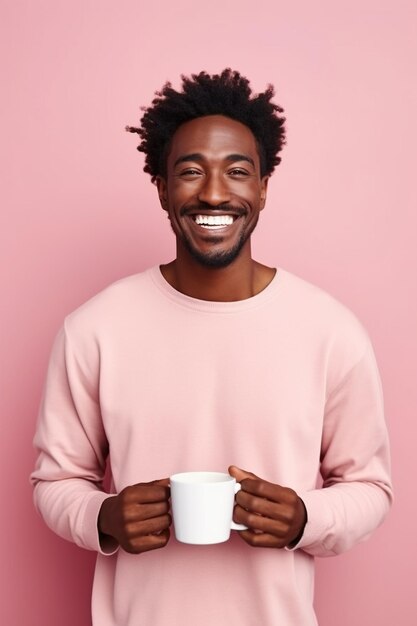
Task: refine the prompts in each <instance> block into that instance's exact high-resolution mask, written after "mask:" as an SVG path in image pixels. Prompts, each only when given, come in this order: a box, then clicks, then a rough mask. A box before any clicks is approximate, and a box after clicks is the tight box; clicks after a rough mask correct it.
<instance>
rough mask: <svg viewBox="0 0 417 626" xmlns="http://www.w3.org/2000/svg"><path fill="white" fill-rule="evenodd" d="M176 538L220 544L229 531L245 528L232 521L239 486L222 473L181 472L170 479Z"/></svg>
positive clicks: (199, 542) (190, 541)
mask: <svg viewBox="0 0 417 626" xmlns="http://www.w3.org/2000/svg"><path fill="white" fill-rule="evenodd" d="M170 483H171V508H172V514H173V519H174V529H175V537H176V538H177V540H178V541H181V542H182V543H193V544H212V543H222V542H223V541H227V540H228V539H229V537H230V531H231V530H246V529H247V526H243V524H236V523H235V522H234V521H233V520H232V516H233V507H234V503H235V494H236V493H237V492H238V491H239V490H240V484H239V483H237V482H236V479H235V478H233V476H230V475H229V474H223V473H221V472H184V473H182V474H174V475H173V476H171V477H170Z"/></svg>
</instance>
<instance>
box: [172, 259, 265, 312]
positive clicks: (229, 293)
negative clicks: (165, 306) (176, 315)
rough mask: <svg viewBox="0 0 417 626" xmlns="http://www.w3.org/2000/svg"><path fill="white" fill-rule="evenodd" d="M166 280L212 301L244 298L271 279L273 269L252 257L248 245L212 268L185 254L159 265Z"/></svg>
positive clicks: (184, 290) (200, 297)
mask: <svg viewBox="0 0 417 626" xmlns="http://www.w3.org/2000/svg"><path fill="white" fill-rule="evenodd" d="M161 272H162V275H163V277H164V278H165V280H166V281H167V282H168V283H169V284H170V285H171V286H172V287H174V289H176V290H177V291H180V292H181V293H183V294H185V295H187V296H191V297H192V298H197V299H198V300H209V301H213V302H235V301H238V300H246V299H248V298H251V297H252V296H255V295H256V294H257V293H259V292H261V291H262V290H263V289H265V287H266V286H267V285H268V284H269V283H270V282H271V280H272V279H273V277H274V275H275V270H274V269H273V268H270V267H266V266H265V265H261V264H260V263H258V262H257V261H254V260H253V259H252V258H251V255H250V249H248V251H247V253H246V254H241V255H239V257H238V258H237V259H236V260H235V261H233V262H232V263H230V265H228V266H227V267H222V268H211V267H205V266H203V265H201V264H200V263H199V262H198V261H196V260H195V259H194V258H192V257H190V255H188V254H179V251H177V258H176V259H175V260H174V261H172V262H171V263H168V264H167V265H162V266H161Z"/></svg>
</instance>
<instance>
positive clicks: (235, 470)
mask: <svg viewBox="0 0 417 626" xmlns="http://www.w3.org/2000/svg"><path fill="white" fill-rule="evenodd" d="M229 474H230V476H233V478H236V480H237V482H238V483H240V482H241V481H242V480H244V479H245V478H252V479H253V478H255V479H257V478H259V477H258V476H256V474H253V473H252V472H247V471H246V470H243V469H240V468H239V467H237V466H236V465H231V466H230V467H229Z"/></svg>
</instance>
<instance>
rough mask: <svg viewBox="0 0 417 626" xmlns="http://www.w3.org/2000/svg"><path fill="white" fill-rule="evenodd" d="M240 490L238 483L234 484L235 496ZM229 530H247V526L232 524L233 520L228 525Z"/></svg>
mask: <svg viewBox="0 0 417 626" xmlns="http://www.w3.org/2000/svg"><path fill="white" fill-rule="evenodd" d="M241 489H242V487H241V485H240V483H236V484H235V494H237V492H238V491H240V490H241ZM230 528H231V529H232V530H248V527H247V526H244V525H243V524H236V522H234V521H233V520H232V521H231V524H230Z"/></svg>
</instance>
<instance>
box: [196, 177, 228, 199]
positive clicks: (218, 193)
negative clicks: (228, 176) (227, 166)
mask: <svg viewBox="0 0 417 626" xmlns="http://www.w3.org/2000/svg"><path fill="white" fill-rule="evenodd" d="M198 199H199V200H200V202H205V203H206V204H210V205H211V206H217V205H219V204H223V203H224V202H230V191H229V189H228V186H227V181H225V180H224V178H223V177H222V175H221V174H214V173H211V174H209V175H207V176H205V177H204V178H203V180H202V183H201V188H200V190H199V192H198Z"/></svg>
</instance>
